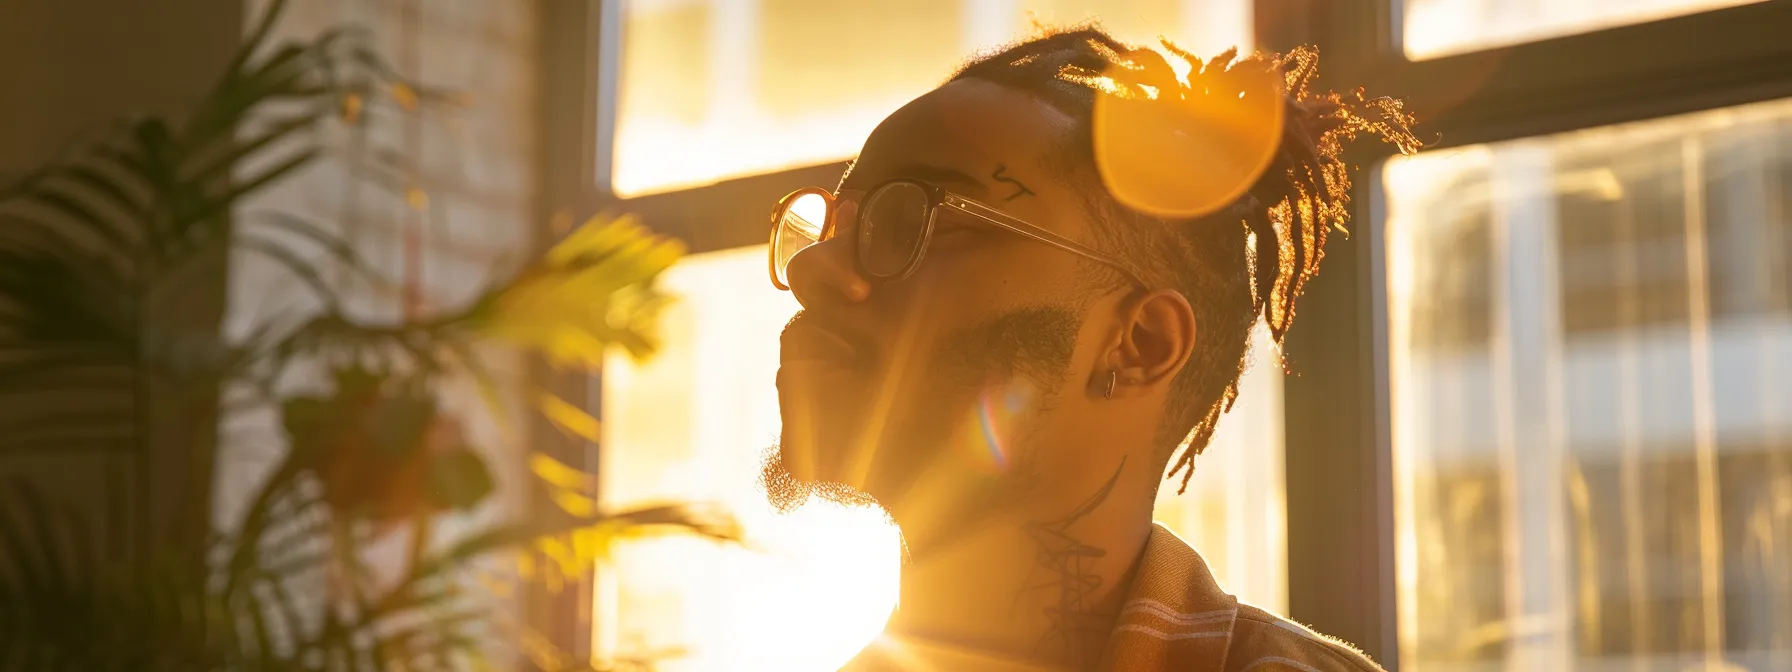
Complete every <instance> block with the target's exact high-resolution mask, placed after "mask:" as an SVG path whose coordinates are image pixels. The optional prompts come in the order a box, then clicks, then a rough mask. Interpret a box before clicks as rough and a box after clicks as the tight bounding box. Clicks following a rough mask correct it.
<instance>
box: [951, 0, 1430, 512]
mask: <svg viewBox="0 0 1792 672" xmlns="http://www.w3.org/2000/svg"><path fill="white" fill-rule="evenodd" d="M1163 46H1164V48H1165V50H1166V51H1168V52H1169V53H1170V54H1171V55H1172V56H1173V57H1175V58H1180V59H1182V60H1183V61H1184V62H1185V63H1186V64H1187V65H1188V66H1189V67H1190V68H1191V69H1190V72H1189V74H1188V75H1187V77H1179V76H1177V74H1176V73H1175V71H1174V70H1173V69H1172V68H1171V67H1170V64H1169V62H1168V61H1167V60H1166V59H1165V57H1164V56H1163V55H1162V54H1160V53H1158V52H1157V51H1154V50H1151V49H1147V48H1142V47H1134V46H1130V45H1127V44H1124V43H1122V42H1120V41H1118V40H1116V39H1114V38H1113V37H1111V36H1109V35H1108V34H1107V33H1105V32H1103V31H1102V30H1100V29H1099V28H1094V27H1084V28H1078V29H1072V30H1064V31H1059V32H1054V33H1047V34H1045V35H1043V36H1041V37H1039V38H1036V39H1033V40H1030V41H1027V42H1023V43H1021V44H1018V45H1015V46H1013V47H1010V48H1008V49H1007V50H1005V51H1002V52H1000V53H996V54H993V55H989V56H986V57H983V58H981V59H979V60H976V61H973V62H972V63H970V64H969V65H967V66H966V67H964V68H963V69H962V70H960V71H959V72H958V74H957V75H955V76H954V77H953V80H958V79H968V78H974V79H981V80H985V81H990V82H994V83H998V84H1003V85H1006V86H1010V87H1014V88H1018V89H1021V90H1025V91H1028V92H1030V93H1032V94H1033V95H1035V96H1037V97H1039V98H1040V99H1041V100H1042V101H1044V102H1046V103H1047V104H1049V105H1052V106H1053V107H1056V108H1058V109H1059V110H1061V111H1063V112H1065V113H1066V114H1068V115H1069V116H1070V117H1072V118H1073V119H1075V120H1076V122H1077V124H1078V125H1079V126H1080V128H1077V129H1075V131H1074V132H1073V133H1071V134H1070V137H1071V138H1072V141H1071V143H1070V146H1068V147H1065V148H1064V152H1063V156H1062V158H1063V161H1062V162H1061V163H1062V171H1061V172H1062V173H1063V174H1064V175H1065V177H1066V179H1069V180H1072V181H1075V182H1076V183H1077V184H1078V185H1079V186H1084V187H1089V188H1084V189H1081V190H1080V191H1082V192H1083V193H1084V194H1086V198H1085V207H1086V208H1087V209H1088V210H1089V211H1090V214H1091V216H1092V217H1093V218H1094V219H1095V220H1097V221H1103V222H1106V223H1107V225H1106V226H1102V227H1098V231H1099V233H1098V237H1099V238H1101V239H1102V240H1101V241H1100V242H1101V243H1103V244H1104V245H1105V246H1107V247H1108V248H1109V249H1114V250H1118V251H1120V252H1121V254H1122V255H1123V256H1126V257H1127V258H1129V259H1131V260H1132V261H1134V262H1135V263H1136V264H1137V265H1138V266H1139V267H1141V268H1143V269H1144V270H1145V272H1146V273H1147V279H1148V280H1150V281H1152V282H1158V283H1164V284H1167V285H1168V286H1171V287H1174V288H1176V289H1177V290H1179V291H1181V292H1182V293H1183V295H1184V296H1186V297H1187V298H1188V299H1189V301H1190V303H1191V304H1192V305H1193V307H1194V312H1195V323H1196V324H1198V325H1200V334H1201V335H1200V338H1199V339H1197V342H1196V346H1195V350H1194V352H1193V353H1192V355H1191V357H1190V361H1189V364H1188V366H1187V367H1185V368H1184V369H1183V370H1182V372H1181V373H1180V374H1178V376H1177V378H1176V380H1175V381H1174V382H1173V384H1172V387H1171V395H1170V402H1169V403H1170V408H1169V409H1168V413H1167V414H1166V417H1165V420H1164V425H1163V426H1162V427H1160V428H1159V431H1158V442H1159V444H1160V445H1161V446H1162V455H1163V459H1164V460H1165V461H1166V463H1167V461H1168V460H1169V459H1170V457H1172V456H1174V457H1175V459H1176V462H1175V466H1174V468H1173V469H1171V470H1170V472H1169V474H1168V476H1167V478H1173V477H1175V475H1176V474H1177V472H1182V482H1181V487H1180V488H1179V489H1178V492H1181V491H1182V490H1185V489H1187V487H1188V481H1189V478H1190V477H1191V476H1193V475H1194V459H1195V456H1197V455H1199V454H1200V453H1201V451H1202V449H1203V448H1205V447H1206V445H1207V443H1208V441H1209V440H1210V439H1211V438H1212V436H1213V430H1214V426H1215V425H1216V424H1217V423H1218V421H1219V418H1220V416H1221V415H1222V414H1224V413H1225V412H1226V411H1227V410H1230V408H1231V406H1232V402H1233V401H1234V400H1235V399H1237V397H1238V380H1239V377H1240V376H1242V375H1243V373H1244V369H1245V366H1246V362H1247V355H1248V349H1249V343H1250V332H1251V329H1252V327H1253V326H1254V325H1255V324H1256V322H1257V320H1258V319H1263V320H1264V321H1265V322H1267V323H1268V326H1269V331H1270V334H1271V335H1272V337H1273V338H1274V340H1275V342H1276V343H1277V344H1278V345H1279V344H1280V343H1281V342H1282V339H1283V337H1284V336H1285V335H1286V334H1287V333H1288V328H1289V326H1290V325H1291V324H1292V323H1293V321H1294V304H1295V300H1296V299H1298V298H1299V297H1300V294H1301V290H1302V289H1303V288H1304V286H1305V285H1306V282H1307V280H1308V279H1310V278H1312V277H1313V275H1314V274H1315V273H1317V272H1318V271H1319V262H1320V260H1321V259H1323V258H1324V254H1325V241H1326V238H1327V235H1328V233H1329V231H1330V230H1332V229H1337V230H1339V231H1344V230H1345V229H1344V226H1345V224H1346V223H1347V221H1348V220H1349V217H1350V210H1349V201H1350V176H1349V173H1348V171H1347V168H1346V166H1345V164H1344V162H1343V160H1342V159H1341V158H1340V156H1341V154H1342V152H1343V143H1344V142H1346V141H1349V140H1353V139H1355V138H1356V137H1357V135H1358V134H1360V133H1369V134H1372V135H1375V136H1377V137H1379V138H1380V139H1382V140H1383V141H1385V142H1388V143H1391V144H1393V145H1395V146H1397V147H1398V148H1399V149H1400V150H1401V151H1402V152H1412V151H1415V150H1416V149H1417V148H1418V146H1419V142H1418V140H1417V139H1416V138H1415V137H1413V134H1412V132H1411V130H1410V127H1411V125H1412V118H1411V116H1410V115H1408V114H1406V113H1405V112H1404V110H1403V109H1402V106H1401V103H1400V101H1398V100H1393V99H1389V98H1377V99H1372V100H1371V99H1365V98H1364V97H1363V94H1362V92H1361V91H1360V90H1358V91H1356V92H1354V93H1352V94H1351V95H1349V96H1345V95H1341V94H1337V93H1329V92H1328V93H1315V92H1313V91H1312V90H1311V89H1310V87H1309V85H1310V84H1311V82H1312V80H1313V78H1314V77H1315V75H1316V74H1317V72H1318V70H1317V66H1318V54H1317V52H1316V51H1315V50H1313V49H1311V48H1308V47H1302V48H1298V49H1295V50H1293V51H1291V52H1289V53H1287V54H1272V53H1263V52H1259V53H1256V54H1252V55H1250V56H1247V57H1245V58H1243V59H1237V53H1236V50H1231V51H1227V52H1225V53H1223V54H1220V55H1219V56H1217V57H1215V58H1213V59H1212V60H1210V61H1207V62H1205V63H1203V62H1202V60H1201V59H1200V58H1197V57H1195V56H1193V55H1191V54H1189V53H1188V52H1186V51H1183V50H1181V49H1179V48H1177V47H1176V45H1174V44H1172V43H1170V42H1169V41H1168V40H1165V41H1163ZM1252 75H1258V77H1255V78H1253V77H1252ZM1262 75H1268V77H1267V80H1268V81H1270V82H1272V83H1273V86H1274V89H1275V90H1271V91H1268V92H1267V93H1269V94H1270V95H1279V96H1280V97H1281V99H1282V100H1281V105H1282V110H1281V114H1280V115H1279V116H1282V117H1283V120H1282V124H1281V126H1282V127H1281V132H1280V136H1279V141H1278V142H1277V144H1276V147H1275V149H1274V152H1273V155H1271V157H1270V161H1269V164H1268V166H1267V168H1266V169H1265V170H1264V171H1263V172H1262V173H1261V176H1260V177H1257V178H1256V181H1255V183H1254V184H1252V185H1251V186H1250V187H1249V189H1248V190H1247V191H1246V192H1245V193H1243V195H1242V196H1239V197H1237V198H1236V199H1235V200H1232V201H1231V202H1230V204H1228V205H1224V206H1222V207H1220V208H1219V209H1218V210H1217V211H1214V212H1209V213H1207V214H1202V215H1198V216H1193V217H1177V216H1173V215H1172V216H1165V213H1163V212H1161V211H1158V212H1155V213H1154V212H1153V211H1152V209H1151V208H1149V207H1143V208H1142V207H1139V206H1140V205H1141V204H1138V203H1122V202H1121V200H1120V199H1117V198H1115V196H1116V194H1115V193H1113V192H1114V190H1113V189H1111V188H1098V187H1103V182H1102V181H1101V178H1102V177H1103V176H1102V175H1101V173H1100V171H1099V170H1098V162H1097V161H1096V160H1095V154H1096V152H1095V147H1094V143H1093V142H1092V140H1091V138H1092V137H1093V136H1094V134H1095V130H1096V129H1095V123H1096V121H1095V120H1096V117H1097V115H1096V114H1095V110H1096V108H1097V104H1098V100H1101V99H1102V97H1104V96H1119V97H1124V98H1127V99H1131V100H1141V101H1150V102H1151V105H1148V106H1147V107H1156V108H1161V109H1160V110H1159V111H1160V112H1165V113H1166V114H1164V115H1160V116H1163V117H1166V118H1176V113H1175V111H1174V110H1173V109H1172V108H1175V107H1179V106H1182V107H1186V106H1191V105H1200V104H1204V101H1220V100H1226V99H1239V98H1242V97H1243V94H1244V93H1245V88H1246V87H1249V86H1250V82H1251V81H1253V80H1257V81H1261V80H1264V79H1265V77H1262ZM1272 111H1273V108H1272ZM1186 123H1194V122H1193V121H1192V120H1191V121H1188V122H1186ZM1272 141H1276V140H1275V139H1274V138H1272ZM1162 158H1164V159H1165V160H1162V161H1155V162H1152V163H1151V164H1149V165H1151V166H1152V167H1153V168H1154V169H1155V167H1156V166H1161V165H1171V166H1175V165H1178V164H1186V163H1187V161H1188V160H1189V157H1162ZM1172 158H1174V159H1178V160H1170V159H1172ZM1163 177H1164V176H1159V180H1158V181H1162V178H1163ZM1171 177H1174V176H1171ZM1183 439H1188V441H1187V443H1186V444H1185V443H1184V442H1183ZM1178 446H1181V450H1180V452H1179V453H1177V448H1178Z"/></svg>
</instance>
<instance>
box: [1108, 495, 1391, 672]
mask: <svg viewBox="0 0 1792 672" xmlns="http://www.w3.org/2000/svg"><path fill="white" fill-rule="evenodd" d="M1139 562H1140V564H1139V573H1138V577H1137V578H1136V579H1134V581H1133V585H1132V591H1131V593H1130V594H1129V595H1128V596H1127V599H1126V602H1124V603H1123V606H1122V607H1121V610H1120V619H1119V621H1118V622H1117V623H1116V625H1115V627H1114V633H1113V634H1112V635H1109V637H1108V644H1107V649H1106V652H1105V655H1104V656H1103V664H1102V669H1103V670H1116V671H1119V670H1128V671H1130V670H1141V671H1150V672H1155V671H1158V670H1163V671H1165V672H1381V668H1380V667H1379V666H1377V665H1376V664H1375V663H1374V662H1371V661H1370V660H1369V658H1368V657H1367V656H1364V655H1363V654H1362V653H1360V652H1358V651H1357V650H1356V649H1354V648H1351V647H1350V646H1349V645H1346V644H1344V643H1342V642H1339V641H1338V640H1335V639H1330V638H1328V637H1325V636H1324V635H1320V634H1318V633H1315V632H1313V631H1312V630H1308V629H1307V628H1304V627H1301V626H1300V625H1298V624H1296V623H1293V622H1290V621H1288V620H1287V619H1284V618H1281V617H1279V616H1276V615H1275V614H1271V613H1269V612H1267V611H1264V610H1262V609H1258V608H1256V607H1253V606H1250V605H1247V604H1239V602H1238V600H1237V599H1236V598H1234V597H1232V596H1231V595H1227V594H1226V592H1225V591H1223V590H1220V586H1219V583H1217V582H1215V581H1214V579H1213V573H1212V572H1209V571H1208V569H1207V563H1205V562H1202V561H1201V556H1200V555H1197V554H1196V553H1195V549H1193V548H1190V547H1189V545H1188V544H1187V543H1184V542H1183V541H1182V539H1180V538H1178V537H1177V536H1176V534H1175V533H1173V532H1171V531H1169V530H1167V529H1164V528H1163V527H1162V526H1153V527H1152V530H1151V538H1150V539H1149V540H1148V541H1146V542H1145V554H1144V558H1142V559H1141V560H1140V561H1139Z"/></svg>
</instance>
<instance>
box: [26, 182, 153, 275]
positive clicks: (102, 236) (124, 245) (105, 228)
mask: <svg viewBox="0 0 1792 672" xmlns="http://www.w3.org/2000/svg"><path fill="white" fill-rule="evenodd" d="M30 198H31V200H34V201H37V202H38V203H42V204H43V205H45V206H47V207H49V208H51V209H52V210H55V211H57V212H60V213H62V214H63V215H65V216H67V217H68V218H69V219H72V220H74V222H75V223H76V224H79V225H81V227H82V230H84V231H86V232H88V233H90V234H92V235H93V236H94V237H96V238H98V239H99V240H100V241H102V242H104V243H106V244H107V246H108V247H109V248H110V249H107V250H105V251H106V252H110V253H112V254H117V255H120V256H123V257H126V258H128V257H129V256H131V253H132V251H133V250H135V249H136V247H137V244H136V242H135V241H133V240H131V239H130V238H129V237H128V236H126V235H125V234H123V233H122V232H120V231H119V230H118V227H117V226H115V225H114V224H113V223H112V222H110V221H107V219H106V218H105V217H104V216H103V215H100V214H99V213H98V212H95V211H94V210H93V208H90V207H87V204H85V203H82V202H81V201H80V200H79V199H76V198H75V197H73V196H70V195H68V194H65V193H61V192H59V191H51V190H49V188H43V189H39V190H37V191H35V192H32V193H31V194H30ZM89 263H92V262H89Z"/></svg>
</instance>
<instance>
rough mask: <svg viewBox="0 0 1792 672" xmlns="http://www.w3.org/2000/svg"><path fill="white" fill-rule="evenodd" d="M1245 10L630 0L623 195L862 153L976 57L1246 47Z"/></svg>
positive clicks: (1149, 3) (1083, 0)
mask: <svg viewBox="0 0 1792 672" xmlns="http://www.w3.org/2000/svg"><path fill="white" fill-rule="evenodd" d="M1249 8H1250V0H1122V1H1107V2H1104V1H1102V0H913V1H910V2H840V1H838V0H628V1H627V2H625V3H624V5H623V29H622V48H621V50H620V51H621V63H620V66H619V72H620V78H621V79H620V81H619V85H618V87H617V90H618V93H617V101H616V106H617V110H616V138H615V143H614V147H615V152H616V154H615V157H614V162H613V164H612V169H613V172H612V178H611V182H612V188H614V189H615V191H616V192H617V193H618V194H620V195H623V196H634V195H640V194H644V193H651V192H658V191H666V190H671V189H676V188H680V187H688V186H694V185H699V184H705V183H709V182H714V181H717V180H722V179H727V178H731V177H740V176H744V175H751V174H755V173H763V172H769V171H774V170H781V169H785V168H792V167H797V166H804V165H813V164H818V163H826V162H828V161H836V160H840V159H844V158H847V157H850V156H852V155H853V153H855V152H857V151H858V148H859V145H860V144H861V143H862V142H863V141H864V140H865V136H867V135H869V134H870V132H871V129H872V128H873V127H875V126H876V125H877V122H879V121H882V120H883V118H884V117H885V116H886V115H888V114H889V113H890V112H892V111H895V109H896V108H897V107H900V106H901V105H902V104H903V103H905V102H907V101H908V100H910V99H912V98H914V97H915V96H918V95H920V94H922V93H924V92H926V91H927V90H928V89H929V88H931V87H933V86H934V85H936V84H938V83H939V82H940V81H942V80H944V79H945V78H946V77H947V76H949V75H950V74H951V73H952V70H953V68H954V66H956V65H957V64H958V63H959V62H960V61H961V60H962V59H964V58H965V56H966V55H968V54H971V53H973V52H975V51H977V50H980V49H984V48H987V47H991V46H995V45H1000V44H1003V43H1006V42H1008V41H1011V40H1013V39H1016V38H1019V37H1022V36H1024V35H1025V34H1026V32H1027V31H1028V30H1029V29H1030V28H1029V26H1030V23H1029V20H1028V17H1029V16H1032V17H1035V18H1037V19H1038V20H1040V21H1041V22H1044V23H1047V24H1050V25H1067V24H1072V23H1076V22H1080V21H1084V20H1087V19H1091V18H1100V19H1102V20H1103V21H1104V22H1105V24H1106V25H1107V27H1108V28H1109V29H1110V30H1111V31H1113V32H1114V33H1115V34H1116V35H1118V36H1120V37H1121V38H1122V39H1127V40H1132V41H1140V42H1145V41H1151V40H1155V39H1156V37H1157V36H1158V35H1168V36H1170V37H1171V38H1172V39H1176V40H1178V42H1179V43H1181V44H1183V46H1186V47H1189V48H1191V49H1194V50H1195V51H1197V52H1213V53H1218V52H1220V51H1223V50H1225V49H1226V48H1227V47H1230V46H1232V45H1234V44H1238V45H1241V46H1245V47H1249V42H1250V25H1251V17H1250V9H1249Z"/></svg>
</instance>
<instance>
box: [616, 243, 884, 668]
mask: <svg viewBox="0 0 1792 672" xmlns="http://www.w3.org/2000/svg"><path fill="white" fill-rule="evenodd" d="M765 254H766V251H765V248H764V247H753V248H747V249H743V250H736V251H729V252H720V253H712V254H703V255H695V256H692V257H689V258H687V259H686V260H685V261H683V262H681V263H680V264H679V265H678V266H677V267H675V268H674V269H672V270H671V271H669V272H668V273H667V274H666V275H665V277H664V278H663V285H664V287H665V289H666V290H667V291H668V292H671V293H673V294H674V295H676V296H677V297H678V301H677V303H675V304H674V305H673V307H672V308H671V309H669V311H668V312H667V314H666V315H665V316H664V318H663V319H662V323H661V326H660V329H661V334H660V335H661V339H662V346H661V349H660V352H659V354H658V355H657V356H655V357H654V358H653V359H652V360H650V361H648V362H646V363H644V364H636V363H634V362H631V361H630V360H629V359H628V358H627V357H626V356H622V355H617V356H614V357H612V358H611V359H609V360H607V361H606V362H605V366H604V371H603V399H604V403H603V415H602V417H603V419H604V427H603V429H604V450H603V466H602V471H601V473H602V474H603V477H604V483H603V492H604V495H605V497H604V499H605V503H606V505H609V506H626V505H631V504H640V503H644V502H655V501H667V500H686V501H691V500H695V501H708V502H719V503H721V504H723V505H725V506H727V507H728V508H729V510H731V511H733V512H734V513H735V515H736V516H738V517H739V518H740V521H741V524H742V527H743V529H744V530H745V532H746V535H747V537H748V546H747V547H746V548H724V547H718V546H716V545H713V544H710V543H707V542H701V541H696V540H691V539H680V538H662V539H653V540H647V541H639V542H631V543H628V544H625V545H624V547H623V548H620V549H618V551H617V553H616V556H615V557H614V558H613V561H612V562H611V563H609V565H608V566H607V567H605V568H603V569H601V570H600V572H601V573H602V575H603V576H602V577H601V578H600V580H599V581H598V582H597V584H598V586H597V595H595V596H594V597H595V599H594V602H593V603H594V604H595V605H596V609H595V610H594V611H595V613H594V614H593V620H594V621H595V624H594V632H593V636H592V641H593V642H595V643H596V644H595V646H594V647H593V648H594V649H595V650H596V654H597V656H598V657H600V658H611V659H613V658H618V657H634V656H643V655H655V654H659V655H663V656H665V658H664V659H663V660H662V661H660V662H659V663H658V664H657V669H660V670H666V671H671V672H676V671H679V670H691V671H698V670H704V671H707V670H792V671H800V670H834V669H837V668H838V667H839V666H840V665H841V664H843V663H845V662H846V661H847V660H849V659H850V658H851V657H852V656H853V655H854V654H855V653H857V652H858V651H859V649H860V648H862V647H864V646H865V644H866V643H867V642H869V641H871V639H872V638H873V637H875V636H876V635H877V633H878V632H879V631H881V630H882V629H883V625H884V621H885V620H886V619H888V617H889V614H890V610H891V608H892V607H894V606H895V603H896V594H897V592H896V584H897V574H898V567H897V562H898V558H899V555H898V553H899V548H898V541H897V536H896V530H895V528H894V527H893V526H891V525H890V524H889V523H888V522H887V520H886V519H885V517H884V515H883V513H882V512H880V511H876V510H871V509H866V508H854V509H849V508H845V507H842V506H838V505H833V504H829V503H825V502H819V501H817V502H811V503H810V504H809V505H807V506H805V507H803V508H801V509H799V510H797V511H795V512H793V513H789V514H778V513H776V512H774V511H772V510H771V508H770V506H769V505H767V504H766V502H765V498H764V496H763V494H762V492H761V491H760V488H759V485H758V480H757V479H758V474H759V464H760V459H761V456H762V455H763V454H764V452H765V450H766V449H767V447H768V446H771V445H772V443H773V442H774V441H776V439H777V436H778V407H777V398H776V395H775V391H774V387H773V380H774V376H775V375H776V371H777V366H778V333H779V331H780V329H781V327H782V326H783V325H784V323H785V322H786V321H788V320H789V319H790V316H791V315H792V314H794V313H795V312H796V309H797V305H796V302H795V301H794V300H793V299H791V298H790V295H789V294H788V293H785V292H779V291H777V290H774V289H773V288H772V287H771V285H770V284H769V283H767V282H766V280H765Z"/></svg>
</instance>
